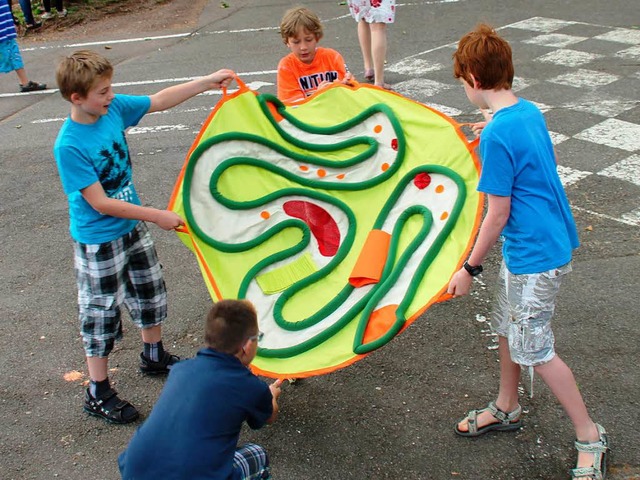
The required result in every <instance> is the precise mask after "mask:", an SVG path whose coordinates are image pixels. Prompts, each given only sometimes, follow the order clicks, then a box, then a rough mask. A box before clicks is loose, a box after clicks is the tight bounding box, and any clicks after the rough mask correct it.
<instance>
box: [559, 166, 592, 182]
mask: <svg viewBox="0 0 640 480" xmlns="http://www.w3.org/2000/svg"><path fill="white" fill-rule="evenodd" d="M589 175H593V173H591V172H584V171H582V170H576V169H575V168H570V167H564V166H562V165H558V176H559V177H560V181H561V182H562V185H563V186H564V187H568V186H569V185H573V184H574V183H577V182H579V181H580V180H582V179H583V178H587V177H588V176H589Z"/></svg>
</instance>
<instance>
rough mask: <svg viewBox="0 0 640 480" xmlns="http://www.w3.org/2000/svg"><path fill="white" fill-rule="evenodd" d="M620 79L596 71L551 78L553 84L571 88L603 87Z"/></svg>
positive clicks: (577, 71)
mask: <svg viewBox="0 0 640 480" xmlns="http://www.w3.org/2000/svg"><path fill="white" fill-rule="evenodd" d="M619 78H620V77H619V76H618V75H612V74H610V73H604V72H597V71H595V70H585V69H582V68H581V69H579V70H576V71H575V72H569V73H565V74H562V75H558V76H557V77H553V78H550V79H549V81H550V82H551V83H558V84H560V85H568V86H570V87H576V88H581V87H601V86H603V85H609V84H610V83H613V82H615V81H616V80H618V79H619Z"/></svg>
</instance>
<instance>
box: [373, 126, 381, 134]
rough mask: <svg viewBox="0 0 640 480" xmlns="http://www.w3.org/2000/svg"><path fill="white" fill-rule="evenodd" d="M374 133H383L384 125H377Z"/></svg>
mask: <svg viewBox="0 0 640 480" xmlns="http://www.w3.org/2000/svg"><path fill="white" fill-rule="evenodd" d="M373 131H374V132H376V133H380V132H381V131H382V125H376V126H375V127H373Z"/></svg>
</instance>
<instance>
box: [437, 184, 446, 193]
mask: <svg viewBox="0 0 640 480" xmlns="http://www.w3.org/2000/svg"><path fill="white" fill-rule="evenodd" d="M442 192H444V187H443V186H442V185H438V186H437V187H436V193H442Z"/></svg>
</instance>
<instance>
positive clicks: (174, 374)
mask: <svg viewBox="0 0 640 480" xmlns="http://www.w3.org/2000/svg"><path fill="white" fill-rule="evenodd" d="M261 336H262V334H261V333H260V332H259V331H258V320H257V315H256V311H255V308H254V307H253V305H252V304H251V303H250V302H248V301H245V300H222V301H220V302H218V303H216V304H215V305H213V307H212V308H211V310H210V312H209V315H208V317H207V323H206V328H205V343H206V346H207V347H206V348H204V349H202V350H200V351H199V352H198V354H197V355H196V357H194V358H192V359H189V360H185V361H183V362H180V363H178V364H176V365H175V366H174V367H173V368H172V370H171V374H170V375H169V377H168V379H167V383H166V384H165V386H164V389H163V391H162V393H161V394H160V398H159V399H158V402H157V403H156V405H155V406H154V408H153V410H152V412H151V414H150V415H149V418H148V419H147V420H146V421H145V422H144V424H143V425H142V426H141V427H140V429H138V431H137V432H136V433H135V434H134V436H133V438H132V439H131V442H130V443H129V446H128V448H127V450H126V451H124V452H123V453H122V454H121V455H120V457H119V466H120V472H121V474H122V477H123V479H125V480H126V479H136V480H143V479H147V478H148V479H156V478H173V479H180V478H184V479H195V478H206V479H220V480H238V479H248V478H252V479H253V478H262V479H268V478H270V474H269V460H268V457H267V453H266V451H265V450H264V449H263V448H262V447H260V446H259V445H255V444H245V445H244V446H242V447H240V448H237V443H238V438H239V436H240V428H241V426H242V423H243V422H244V421H246V422H247V424H248V425H249V426H250V427H251V428H253V429H258V428H260V427H262V426H264V425H265V423H271V422H273V421H274V420H275V418H276V415H277V413H278V397H279V396H280V383H281V381H280V380H276V381H275V382H274V383H272V384H271V385H267V384H266V383H265V382H263V381H262V380H260V379H259V378H258V377H256V376H255V375H254V374H253V373H251V371H250V370H249V368H247V367H248V365H249V364H250V363H251V361H252V360H253V358H254V357H255V355H256V351H257V349H258V341H259V339H260V338H261Z"/></svg>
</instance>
